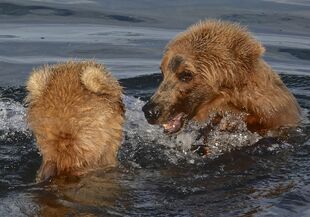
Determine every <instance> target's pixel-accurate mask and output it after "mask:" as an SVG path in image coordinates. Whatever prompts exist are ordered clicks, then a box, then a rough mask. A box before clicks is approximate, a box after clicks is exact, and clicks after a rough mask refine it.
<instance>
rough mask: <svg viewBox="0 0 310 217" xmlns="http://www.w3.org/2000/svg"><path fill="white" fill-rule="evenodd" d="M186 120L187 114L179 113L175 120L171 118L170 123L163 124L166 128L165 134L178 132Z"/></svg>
mask: <svg viewBox="0 0 310 217" xmlns="http://www.w3.org/2000/svg"><path fill="white" fill-rule="evenodd" d="M184 120H185V114H184V113H183V112H182V113H179V114H177V115H176V116H174V117H173V118H171V120H170V121H168V122H167V123H165V124H162V126H163V128H164V133H166V134H173V133H176V132H178V131H179V130H180V129H181V128H182V127H183V125H184Z"/></svg>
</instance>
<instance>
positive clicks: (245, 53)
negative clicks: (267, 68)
mask: <svg viewBox="0 0 310 217" xmlns="http://www.w3.org/2000/svg"><path fill="white" fill-rule="evenodd" d="M234 51H235V54H236V55H237V56H238V58H239V59H240V60H241V61H242V62H244V63H246V64H252V63H253V62H255V61H257V60H258V59H259V58H260V57H261V56H262V55H263V54H264V52H265V48H264V46H263V45H262V44H261V43H260V42H259V41H257V40H256V39H255V38H253V37H252V36H250V35H249V34H247V35H245V37H241V38H240V40H236V42H235V46H234Z"/></svg>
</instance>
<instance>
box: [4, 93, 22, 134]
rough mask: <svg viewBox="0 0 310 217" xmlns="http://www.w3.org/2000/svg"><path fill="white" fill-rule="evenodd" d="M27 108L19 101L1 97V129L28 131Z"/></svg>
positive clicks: (5, 130)
mask: <svg viewBox="0 0 310 217" xmlns="http://www.w3.org/2000/svg"><path fill="white" fill-rule="evenodd" d="M25 117H26V109H25V108H24V106H23V105H22V104H20V103H19V102H14V101H12V100H10V99H1V98H0V131H2V132H5V133H6V132H10V131H19V132H26V131H27V130H28V128H27V124H26V121H25Z"/></svg>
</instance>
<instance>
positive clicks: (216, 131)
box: [122, 96, 261, 164]
mask: <svg viewBox="0 0 310 217" xmlns="http://www.w3.org/2000/svg"><path fill="white" fill-rule="evenodd" d="M124 101H125V105H126V118H127V122H126V124H125V147H126V149H127V150H126V151H124V149H122V151H123V152H125V153H123V157H124V155H126V157H125V158H126V160H129V161H134V162H135V163H138V164H139V163H144V162H143V160H146V161H149V162H150V161H153V162H154V161H157V162H158V161H161V162H163V163H170V164H171V163H172V164H179V163H180V161H184V160H185V161H186V162H187V163H197V162H196V161H197V160H198V161H199V158H198V157H197V156H198V155H196V154H194V153H193V152H192V151H191V149H192V148H193V147H195V146H197V147H198V146H200V145H203V146H204V147H205V148H206V150H207V153H208V158H216V157H218V156H220V155H221V154H223V153H225V152H230V151H232V150H236V149H240V148H242V147H246V146H250V145H252V144H254V143H255V142H257V141H258V140H259V139H260V138H261V137H260V136H259V135H258V134H257V133H252V132H250V131H249V130H248V129H247V127H246V124H245V123H244V121H243V120H242V116H240V117H236V116H233V115H231V114H226V115H225V116H224V118H223V119H222V120H221V122H220V124H219V125H218V126H215V127H214V128H212V130H211V131H210V133H209V134H208V138H207V140H206V139H205V137H203V136H201V129H203V128H204V127H205V126H207V125H209V124H210V122H209V121H207V122H206V123H202V124H199V123H197V122H194V121H189V122H188V123H187V124H186V126H184V127H183V129H181V131H180V132H178V133H177V134H175V135H166V134H164V133H163V129H161V128H160V127H159V126H154V125H150V124H148V123H147V121H146V120H145V118H144V115H143V113H142V112H141V109H142V106H143V105H144V102H143V101H141V100H139V99H136V98H133V97H127V96H125V97H124ZM227 123H229V124H230V125H233V126H234V131H233V132H228V131H225V130H222V128H223V125H227ZM129 150H130V151H129Z"/></svg>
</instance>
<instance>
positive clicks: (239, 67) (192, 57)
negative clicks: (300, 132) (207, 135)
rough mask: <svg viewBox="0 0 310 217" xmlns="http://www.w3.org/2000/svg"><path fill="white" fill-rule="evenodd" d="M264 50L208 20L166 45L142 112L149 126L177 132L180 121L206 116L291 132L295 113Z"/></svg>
mask: <svg viewBox="0 0 310 217" xmlns="http://www.w3.org/2000/svg"><path fill="white" fill-rule="evenodd" d="M264 51H265V49H264V47H263V46H262V44H261V43H260V42H258V41H257V40H256V39H255V38H253V36H252V35H251V34H250V33H249V32H248V31H247V30H246V28H244V27H241V26H239V25H238V24H233V23H229V22H224V21H217V20H209V21H204V22H199V23H197V24H195V25H192V26H191V27H189V28H188V29H187V30H186V31H185V32H182V33H180V34H179V35H177V36H176V37H175V38H174V39H173V40H171V41H170V42H169V43H168V45H167V47H166V50H165V52H164V56H163V59H162V63H161V66H160V69H161V72H162V75H163V81H162V82H161V84H160V86H159V88H158V89H157V91H156V93H155V94H154V95H153V96H152V97H151V99H150V100H149V102H147V104H146V105H145V106H144V107H143V109H142V110H143V111H144V114H145V117H146V119H147V120H148V122H149V123H150V124H160V125H162V126H163V127H164V129H165V131H166V132H167V133H175V132H177V131H178V130H179V129H180V128H181V127H182V125H183V123H184V121H185V120H191V119H192V120H196V121H198V122H203V121H206V120H207V119H208V117H209V116H210V114H211V113H216V114H217V115H216V117H217V118H218V117H222V116H223V114H224V113H227V112H229V113H232V114H236V115H241V114H245V116H244V121H245V122H246V124H247V126H248V129H250V130H251V131H255V132H259V133H261V134H264V133H265V132H266V130H271V129H278V128H280V127H293V126H296V125H297V124H298V123H299V121H300V108H299V105H298V103H297V102H296V100H295V98H294V96H293V95H292V94H291V93H290V92H289V90H288V88H287V87H286V86H285V85H284V84H283V82H282V81H281V79H280V77H279V75H277V74H276V73H275V72H274V71H273V70H272V69H271V67H270V66H269V65H268V64H267V63H266V62H265V61H264V60H263V59H262V55H263V53H264Z"/></svg>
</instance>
